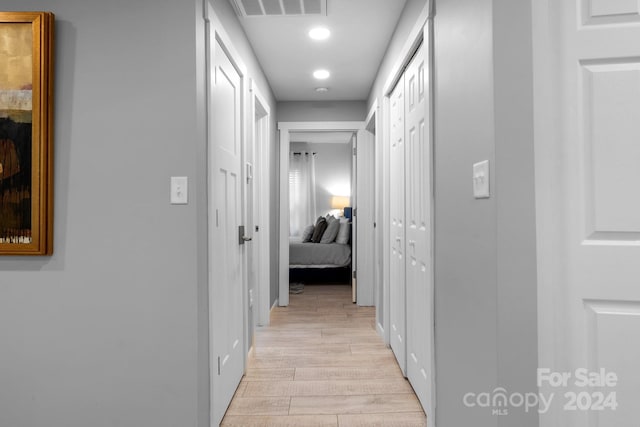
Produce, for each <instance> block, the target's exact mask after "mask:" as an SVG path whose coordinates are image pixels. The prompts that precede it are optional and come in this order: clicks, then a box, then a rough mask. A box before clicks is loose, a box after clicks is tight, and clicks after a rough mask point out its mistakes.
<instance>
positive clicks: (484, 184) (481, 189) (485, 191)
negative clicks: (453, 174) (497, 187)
mask: <svg viewBox="0 0 640 427" xmlns="http://www.w3.org/2000/svg"><path fill="white" fill-rule="evenodd" d="M473 196H474V197H475V198H476V199H487V198H489V197H490V193H489V160H485V161H483V162H479V163H476V164H474V165H473Z"/></svg>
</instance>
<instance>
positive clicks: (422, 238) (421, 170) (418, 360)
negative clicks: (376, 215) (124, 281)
mask: <svg viewBox="0 0 640 427" xmlns="http://www.w3.org/2000/svg"><path fill="white" fill-rule="evenodd" d="M425 45H426V43H423V44H422V46H421V47H420V48H419V49H418V51H417V52H416V54H415V56H414V57H413V59H412V60H411V63H410V64H409V66H408V67H407V70H406V71H405V78H404V82H405V137H406V147H405V166H406V206H405V208H406V212H405V215H406V234H407V237H406V239H407V244H406V261H407V264H406V265H407V270H406V281H407V377H408V378H409V381H410V382H411V385H412V386H413V389H414V390H415V392H416V395H417V396H418V397H419V398H420V401H421V402H422V404H423V406H424V407H425V409H427V408H429V406H430V405H429V402H430V401H431V399H432V397H433V391H432V390H431V384H432V380H433V378H432V372H431V353H432V349H433V300H432V298H433V272H432V262H431V244H432V239H431V152H430V147H431V144H430V142H431V138H430V135H431V131H430V128H431V123H430V121H429V117H430V116H429V90H428V87H429V86H428V84H427V71H428V67H427V64H428V62H427V58H428V56H427V55H426V53H427V52H426V50H427V49H426V47H425ZM429 409H430V408H429ZM429 415H431V412H429Z"/></svg>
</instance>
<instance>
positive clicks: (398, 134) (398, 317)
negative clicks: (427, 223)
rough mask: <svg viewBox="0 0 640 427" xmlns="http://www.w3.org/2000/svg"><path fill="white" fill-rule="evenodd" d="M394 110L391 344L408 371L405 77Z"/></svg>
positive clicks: (395, 95)
mask: <svg viewBox="0 0 640 427" xmlns="http://www.w3.org/2000/svg"><path fill="white" fill-rule="evenodd" d="M389 102H390V106H391V111H390V126H391V129H390V144H391V147H390V179H389V181H390V182H389V185H390V189H391V191H390V197H389V199H390V200H389V202H390V205H391V206H390V207H389V211H390V212H389V214H390V224H389V231H390V236H391V242H390V244H391V254H390V265H389V275H390V278H389V321H390V322H389V324H390V328H391V331H390V338H389V339H390V344H391V349H392V350H393V352H394V353H395V355H396V359H397V360H398V364H399V365H400V368H401V369H402V372H406V369H405V366H406V344H405V342H406V339H405V322H406V316H405V307H406V301H405V254H404V239H405V225H404V215H405V212H404V202H405V198H404V188H405V184H404V178H405V176H404V156H405V153H404V151H405V143H404V77H403V78H401V79H400V81H399V82H398V84H397V86H396V88H395V89H394V90H393V92H392V93H391V97H390V99H389Z"/></svg>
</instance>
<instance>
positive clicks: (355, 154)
mask: <svg viewBox="0 0 640 427" xmlns="http://www.w3.org/2000/svg"><path fill="white" fill-rule="evenodd" d="M353 155H354V156H357V155H358V149H357V148H356V147H353Z"/></svg>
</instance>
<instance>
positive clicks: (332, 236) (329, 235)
mask: <svg viewBox="0 0 640 427" xmlns="http://www.w3.org/2000/svg"><path fill="white" fill-rule="evenodd" d="M338 230H340V221H338V220H337V219H334V220H333V221H331V220H329V225H328V226H327V229H326V230H325V231H324V234H323V235H322V239H320V243H333V242H334V241H335V240H336V236H337V235H338Z"/></svg>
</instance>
